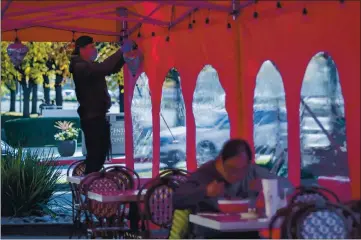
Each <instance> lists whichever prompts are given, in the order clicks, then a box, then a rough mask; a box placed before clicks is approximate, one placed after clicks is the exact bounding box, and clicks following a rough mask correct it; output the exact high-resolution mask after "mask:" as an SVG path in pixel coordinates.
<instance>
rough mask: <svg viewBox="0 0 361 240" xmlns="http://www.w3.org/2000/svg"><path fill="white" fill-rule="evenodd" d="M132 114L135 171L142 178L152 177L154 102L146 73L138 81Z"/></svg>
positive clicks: (134, 93)
mask: <svg viewBox="0 0 361 240" xmlns="http://www.w3.org/2000/svg"><path fill="white" fill-rule="evenodd" d="M131 112H132V125H133V157H134V160H135V170H136V171H137V172H138V173H139V174H140V175H141V176H142V177H151V176H152V159H153V152H152V149H153V123H152V101H151V96H150V89H149V81H148V77H147V75H146V74H145V73H142V74H141V75H140V76H139V78H138V79H137V82H136V85H135V88H134V92H133V99H132V105H131ZM145 169H146V171H145Z"/></svg>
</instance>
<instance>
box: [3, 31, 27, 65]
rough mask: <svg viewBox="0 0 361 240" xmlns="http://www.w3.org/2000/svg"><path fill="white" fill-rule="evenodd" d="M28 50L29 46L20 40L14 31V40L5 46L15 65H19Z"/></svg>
mask: <svg viewBox="0 0 361 240" xmlns="http://www.w3.org/2000/svg"><path fill="white" fill-rule="evenodd" d="M28 51H29V48H28V47H27V46H25V45H24V44H22V43H21V42H20V40H19V38H18V37H17V32H16V37H15V42H14V43H13V44H10V45H9V46H8V48H7V53H8V55H9V57H10V60H11V62H12V63H13V64H14V66H15V67H19V66H20V64H21V63H22V62H23V60H24V58H25V56H26V54H27V53H28Z"/></svg>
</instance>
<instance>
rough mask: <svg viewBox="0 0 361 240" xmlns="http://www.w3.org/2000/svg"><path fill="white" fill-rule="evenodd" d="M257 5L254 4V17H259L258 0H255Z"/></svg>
mask: <svg viewBox="0 0 361 240" xmlns="http://www.w3.org/2000/svg"><path fill="white" fill-rule="evenodd" d="M254 3H255V6H254V12H253V18H254V19H257V18H258V12H257V3H258V0H254Z"/></svg>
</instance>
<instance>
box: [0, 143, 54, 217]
mask: <svg viewBox="0 0 361 240" xmlns="http://www.w3.org/2000/svg"><path fill="white" fill-rule="evenodd" d="M53 160H54V158H53V155H52V154H49V155H45V154H43V153H42V152H39V151H38V152H33V153H31V152H25V151H23V150H22V149H17V150H15V151H11V152H10V151H8V152H7V154H6V156H4V157H2V158H1V215H2V216H14V217H20V216H29V215H43V214H49V213H51V210H50V209H49V208H48V207H47V204H48V202H49V200H50V199H51V197H52V196H53V194H54V192H55V189H56V183H57V181H58V179H59V178H60V173H61V171H60V169H59V167H58V166H56V165H55V164H54V161H53Z"/></svg>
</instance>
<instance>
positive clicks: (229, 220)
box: [189, 213, 279, 232]
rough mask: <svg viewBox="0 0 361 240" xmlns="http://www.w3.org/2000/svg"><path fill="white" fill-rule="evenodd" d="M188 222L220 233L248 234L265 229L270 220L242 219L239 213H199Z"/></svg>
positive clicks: (265, 218) (261, 218)
mask: <svg viewBox="0 0 361 240" xmlns="http://www.w3.org/2000/svg"><path fill="white" fill-rule="evenodd" d="M189 222H191V223H193V224H196V225H199V226H202V227H206V228H210V229H213V230H218V231H220V232H248V231H259V230H263V229H267V228H268V225H269V223H270V219H269V218H267V217H265V216H264V217H263V216H260V217H257V218H254V219H249V218H242V217H241V214H240V213H199V214H190V216H189ZM277 225H279V224H277V223H276V224H275V226H276V227H277Z"/></svg>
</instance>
